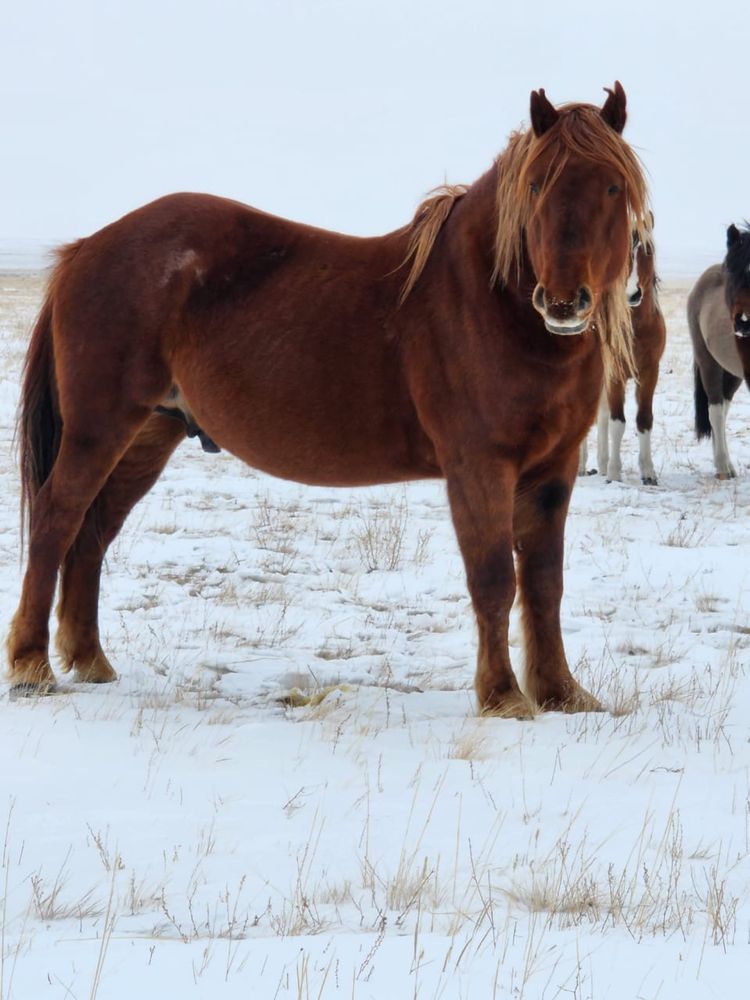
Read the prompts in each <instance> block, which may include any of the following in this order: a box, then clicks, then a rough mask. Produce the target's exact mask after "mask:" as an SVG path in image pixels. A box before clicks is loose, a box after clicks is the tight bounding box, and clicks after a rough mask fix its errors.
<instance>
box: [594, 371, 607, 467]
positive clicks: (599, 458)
mask: <svg viewBox="0 0 750 1000" xmlns="http://www.w3.org/2000/svg"><path fill="white" fill-rule="evenodd" d="M608 465H609V400H608V399H607V387H606V386H604V388H603V389H602V394H601V396H600V397H599V409H598V411H597V414H596V466H597V469H598V470H599V475H600V476H606V475H607V466H608Z"/></svg>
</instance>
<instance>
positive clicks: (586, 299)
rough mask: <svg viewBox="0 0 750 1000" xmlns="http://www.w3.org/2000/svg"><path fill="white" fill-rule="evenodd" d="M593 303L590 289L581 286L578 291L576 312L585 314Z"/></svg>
mask: <svg viewBox="0 0 750 1000" xmlns="http://www.w3.org/2000/svg"><path fill="white" fill-rule="evenodd" d="M592 302H593V297H592V295H591V289H590V288H588V287H587V286H586V285H582V286H581V287H580V288H579V289H578V312H579V313H582V312H586V310H587V309H590V308H591V303H592Z"/></svg>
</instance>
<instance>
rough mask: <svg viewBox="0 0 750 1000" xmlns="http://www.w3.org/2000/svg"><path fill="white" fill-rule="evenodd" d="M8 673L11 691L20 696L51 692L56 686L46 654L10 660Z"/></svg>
mask: <svg viewBox="0 0 750 1000" xmlns="http://www.w3.org/2000/svg"><path fill="white" fill-rule="evenodd" d="M11 663H12V665H11V668H10V671H9V674H8V680H9V681H10V689H11V692H15V693H16V695H17V696H20V697H22V698H26V697H29V696H30V695H33V694H41V695H44V694H51V692H52V691H54V690H55V688H56V687H57V684H56V681H55V675H54V674H53V673H52V668H51V667H50V665H49V660H48V659H47V654H46V653H44V654H41V655H40V654H36V655H26V656H24V657H18V658H15V659H13V660H12V661H11Z"/></svg>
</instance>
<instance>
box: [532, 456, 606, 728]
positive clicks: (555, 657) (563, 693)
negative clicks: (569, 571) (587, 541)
mask: <svg viewBox="0 0 750 1000" xmlns="http://www.w3.org/2000/svg"><path fill="white" fill-rule="evenodd" d="M575 461H576V456H575V454H573V455H571V456H570V458H569V460H568V462H567V465H563V466H562V467H561V468H559V469H558V470H556V471H555V472H554V473H553V472H550V473H549V474H548V477H547V478H546V479H545V480H544V481H543V482H535V483H533V484H524V483H522V484H519V486H518V488H517V490H516V503H515V510H514V513H513V534H514V538H515V544H516V562H517V568H518V584H519V589H520V598H521V616H522V622H523V630H524V637H525V645H526V691H527V693H528V695H529V697H531V698H533V699H534V700H535V701H536V702H537V703H538V704H539V705H541V706H542V707H543V708H545V709H554V710H558V711H564V712H596V711H601V709H602V706H601V705H600V704H599V702H598V701H597V700H596V698H594V696H593V695H592V694H589V692H588V691H586V690H585V689H584V688H582V687H581V685H580V684H579V683H578V682H577V681H576V680H575V679H574V677H573V676H572V674H571V672H570V668H569V667H568V662H567V659H566V657H565V649H564V647H563V641H562V632H561V629H560V603H561V601H562V594H563V572H562V567H563V536H564V529H565V518H566V516H567V512H568V504H569V502H570V493H571V490H572V487H573V483H574V481H575Z"/></svg>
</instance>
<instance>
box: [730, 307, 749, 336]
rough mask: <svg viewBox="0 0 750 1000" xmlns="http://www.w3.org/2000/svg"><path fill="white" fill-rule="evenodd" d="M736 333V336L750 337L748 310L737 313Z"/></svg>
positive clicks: (735, 317) (735, 319)
mask: <svg viewBox="0 0 750 1000" xmlns="http://www.w3.org/2000/svg"><path fill="white" fill-rule="evenodd" d="M734 335H735V337H750V316H748V314H747V313H746V312H742V313H735V316H734Z"/></svg>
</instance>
